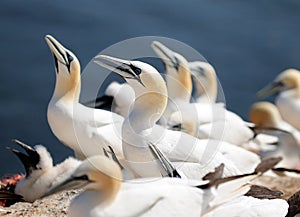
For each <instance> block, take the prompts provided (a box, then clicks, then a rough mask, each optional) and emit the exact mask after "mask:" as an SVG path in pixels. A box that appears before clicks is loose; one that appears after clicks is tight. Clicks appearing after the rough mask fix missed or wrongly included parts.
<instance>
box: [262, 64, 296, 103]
mask: <svg viewBox="0 0 300 217" xmlns="http://www.w3.org/2000/svg"><path fill="white" fill-rule="evenodd" d="M287 90H293V92H292V94H293V95H294V97H300V72H299V70H297V69H287V70H285V71H283V72H282V73H280V74H279V75H278V76H277V77H276V79H275V80H274V81H273V82H272V83H271V84H269V85H268V86H266V87H265V88H263V89H262V90H260V91H259V92H258V93H257V96H258V97H259V98H265V97H268V96H270V95H273V94H276V93H281V92H284V91H287Z"/></svg>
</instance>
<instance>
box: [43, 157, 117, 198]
mask: <svg viewBox="0 0 300 217" xmlns="http://www.w3.org/2000/svg"><path fill="white" fill-rule="evenodd" d="M121 181H122V172H121V169H120V167H119V166H118V164H117V163H115V162H114V161H113V160H110V159H109V158H107V157H105V156H102V155H101V156H100V155H95V156H92V157H89V158H87V159H86V160H84V161H83V162H82V163H81V164H80V165H79V166H78V168H77V169H76V170H75V171H74V173H73V174H72V175H71V176H70V177H69V178H67V179H66V180H65V181H64V182H62V183H60V184H58V185H57V186H56V187H54V188H52V189H51V190H50V191H48V192H47V193H46V194H45V195H50V194H54V193H56V192H59V191H63V190H70V189H75V188H82V187H85V189H87V190H96V191H97V190H100V191H101V192H102V193H104V194H105V193H108V194H110V195H113V194H116V193H117V192H118V191H119V189H120V186H121Z"/></svg>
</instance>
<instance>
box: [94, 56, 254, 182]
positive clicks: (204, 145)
mask: <svg viewBox="0 0 300 217" xmlns="http://www.w3.org/2000/svg"><path fill="white" fill-rule="evenodd" d="M96 58H97V59H100V58H101V62H100V61H97V60H96V61H95V62H96V63H97V64H99V65H101V66H103V67H106V68H108V69H110V70H112V71H114V72H115V73H117V74H119V75H121V76H122V77H123V78H125V80H126V81H127V82H128V84H130V86H131V87H132V88H133V89H134V91H135V97H136V98H135V102H134V105H133V107H132V110H131V112H130V114H129V116H128V117H127V118H126V119H125V121H124V124H123V126H122V140H123V143H122V146H123V152H124V157H125V159H126V160H127V162H128V164H129V165H130V168H131V169H132V170H133V171H134V172H135V173H136V174H137V175H138V177H157V176H161V175H162V173H163V171H161V169H160V167H159V166H158V165H157V163H155V161H154V160H153V156H152V155H151V152H150V151H149V148H148V144H149V142H151V143H152V144H155V145H156V146H157V147H158V148H159V149H160V150H161V151H162V153H164V154H165V155H166V157H167V158H169V159H170V160H171V161H172V162H173V163H174V165H176V166H177V167H178V168H179V170H180V171H181V172H182V173H183V174H184V175H185V176H186V177H188V178H195V179H200V178H202V176H204V175H205V174H206V173H208V172H210V171H211V170H213V168H215V167H216V166H218V165H219V164H221V163H224V164H225V173H224V175H225V176H229V175H236V174H240V173H241V171H239V169H238V168H237V166H236V165H235V164H234V163H233V162H232V161H231V160H229V159H228V158H226V157H225V156H224V155H223V154H222V153H220V152H219V150H215V149H218V147H221V146H223V145H224V146H226V145H228V143H225V142H222V141H216V140H199V139H197V138H195V137H193V136H190V135H188V134H186V133H184V132H179V131H172V130H167V129H165V128H163V127H161V126H159V125H156V124H155V123H156V121H158V120H159V119H160V117H161V115H162V113H163V111H164V109H165V107H166V104H167V88H166V84H165V82H164V80H163V78H162V77H161V75H160V74H159V73H158V71H157V70H156V69H155V68H153V67H152V66H150V65H148V64H146V63H143V62H140V61H128V60H122V59H118V58H114V57H110V56H105V55H99V56H97V57H96ZM103 60H105V61H107V62H110V63H112V64H114V66H111V65H109V64H106V63H103ZM212 153H213V154H212ZM257 159H258V158H257V157H256V158H255V160H254V161H255V163H258V162H257ZM244 160H245V159H244ZM258 160H259V159H258ZM250 162H251V161H250ZM255 166H256V165H254V167H255ZM248 172H249V171H248Z"/></svg>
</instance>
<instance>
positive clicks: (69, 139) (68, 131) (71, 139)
mask: <svg viewBox="0 0 300 217" xmlns="http://www.w3.org/2000/svg"><path fill="white" fill-rule="evenodd" d="M45 39H46V42H47V44H48V46H49V48H50V50H51V52H52V53H53V56H54V61H55V70H56V84H55V89H54V93H53V96H52V98H51V100H50V102H49V105H48V113H47V117H48V122H49V125H50V128H51V130H52V132H53V133H54V135H55V136H56V137H57V138H58V139H59V140H60V141H61V142H62V143H63V144H64V145H66V146H68V147H70V148H71V149H73V150H74V151H75V154H76V156H77V157H78V158H79V159H85V158H86V156H91V155H96V154H103V152H102V149H103V148H105V149H108V145H111V146H112V147H113V149H114V150H115V152H116V154H117V156H118V157H119V159H122V158H123V154H122V146H121V144H122V141H121V138H120V134H121V132H120V130H121V126H122V123H123V117H121V116H119V115H117V114H115V113H112V112H109V111H105V110H101V109H92V108H89V107H86V106H84V105H82V104H81V103H79V94H80V84H81V77H80V63H79V61H78V59H77V58H76V56H75V55H74V54H73V53H72V52H71V51H69V50H68V49H66V48H65V47H63V46H62V45H61V44H60V43H59V42H58V41H57V40H55V39H54V38H53V37H52V36H50V35H47V36H46V37H45Z"/></svg>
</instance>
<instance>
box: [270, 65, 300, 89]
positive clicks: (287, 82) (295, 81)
mask: <svg viewBox="0 0 300 217" xmlns="http://www.w3.org/2000/svg"><path fill="white" fill-rule="evenodd" d="M275 82H281V83H282V84H283V85H284V86H285V87H286V88H287V89H294V88H297V89H298V88H300V72H299V70H297V69H287V70H285V71H283V72H282V73H280V74H279V75H278V76H277V77H276V79H275Z"/></svg>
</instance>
